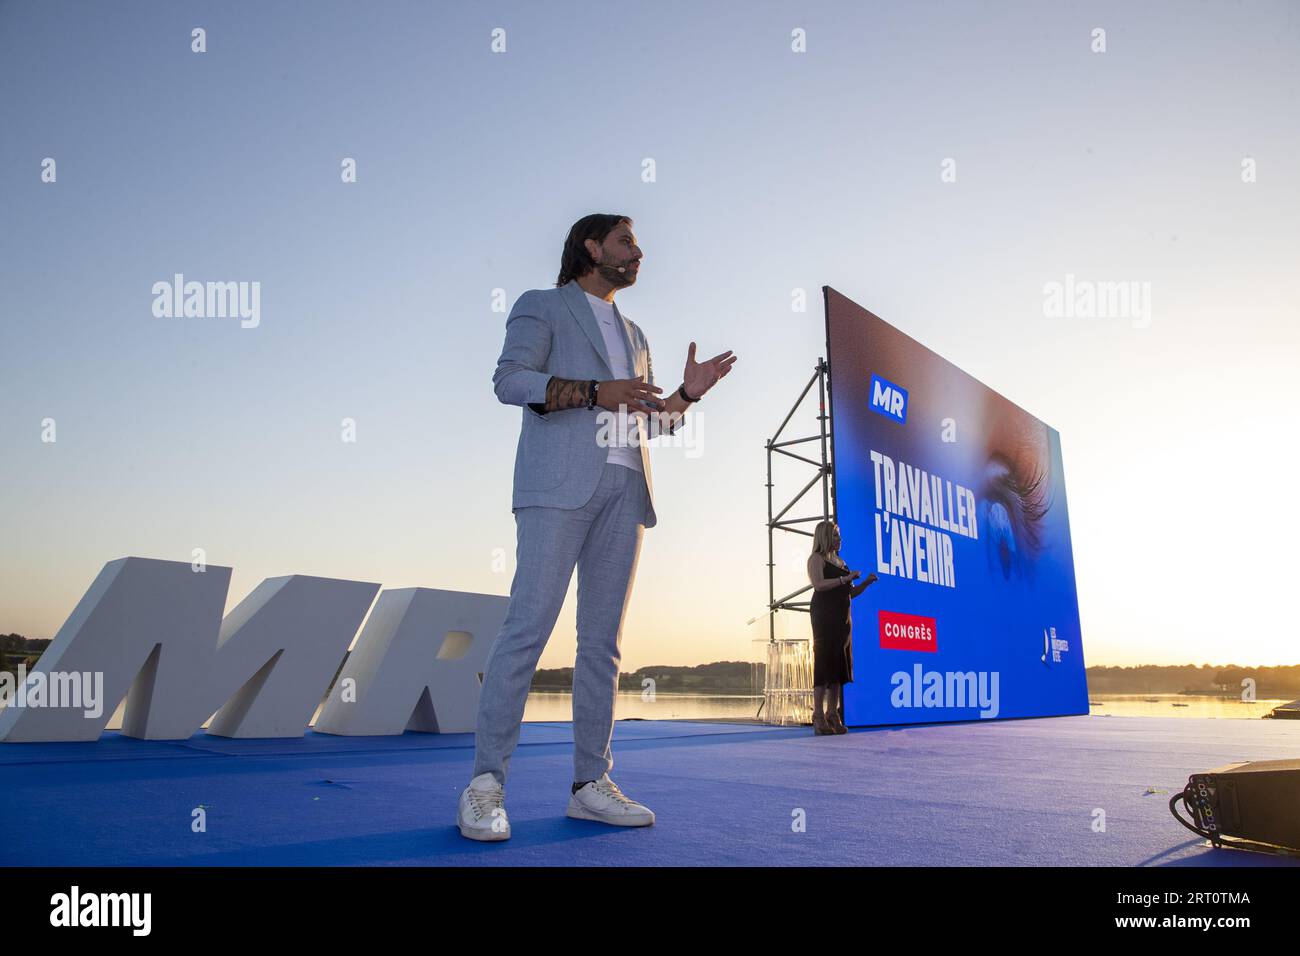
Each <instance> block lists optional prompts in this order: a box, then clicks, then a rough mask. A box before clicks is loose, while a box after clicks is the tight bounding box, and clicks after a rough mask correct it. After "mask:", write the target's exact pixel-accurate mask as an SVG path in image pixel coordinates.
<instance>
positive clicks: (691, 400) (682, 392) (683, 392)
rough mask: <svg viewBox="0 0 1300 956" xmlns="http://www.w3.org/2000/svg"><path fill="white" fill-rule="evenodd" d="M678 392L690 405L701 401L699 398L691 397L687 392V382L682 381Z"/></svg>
mask: <svg viewBox="0 0 1300 956" xmlns="http://www.w3.org/2000/svg"><path fill="white" fill-rule="evenodd" d="M677 394H678V395H680V396H681V397H682V401H684V402H686V403H687V404H688V405H690V404H693V403H695V402H698V401H699V399H698V398H691V396H689V395H687V394H686V383H685V382H682V384H681V385H679V386H678V387H677Z"/></svg>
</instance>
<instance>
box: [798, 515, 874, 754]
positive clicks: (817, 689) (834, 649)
mask: <svg viewBox="0 0 1300 956" xmlns="http://www.w3.org/2000/svg"><path fill="white" fill-rule="evenodd" d="M839 549H840V529H839V527H838V526H837V525H836V524H835V522H834V521H821V522H818V524H817V527H816V529H815V530H814V531H813V552H812V554H811V555H809V556H808V580H810V581H811V582H812V586H813V595H812V600H811V601H810V602H809V605H810V606H809V610H810V611H811V612H812V615H811V616H812V632H813V730H814V731H816V733H818V734H846V733H848V732H849V731H848V728H847V727H845V726H844V698H843V696H842V695H843V691H844V685H845V684H847V683H849V682H851V681H852V680H853V642H852V638H851V636H850V633H851V631H852V627H853V619H852V617H851V615H850V613H849V602H850V601H851V600H852V599H853V598H855V597H857V596H858V595H859V594H861V593H862V592H863V591H865V590H866V589H867V588H868V587H869V586H870V585H871V584H872V583H874V582H875V581H876V580H878V579H877V578H876V576H875V575H874V574H870V575H868V576H867V579H866V580H865V581H863V582H862V583H861V584H859V585H856V586H855V585H854V584H853V581H854V579H856V578H859V577H861V576H862V572H860V571H850V570H849V569H848V567H847V566H846V565H845V564H844V560H843V559H842V558H841V557H840V556H839Z"/></svg>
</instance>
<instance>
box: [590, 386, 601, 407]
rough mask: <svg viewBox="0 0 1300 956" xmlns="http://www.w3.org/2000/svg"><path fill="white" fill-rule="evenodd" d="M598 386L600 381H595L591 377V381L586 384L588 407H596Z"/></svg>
mask: <svg viewBox="0 0 1300 956" xmlns="http://www.w3.org/2000/svg"><path fill="white" fill-rule="evenodd" d="M599 387H600V382H597V381H596V380H595V379H592V380H591V383H590V384H589V385H588V386H587V407H588V408H595V407H596V389H598V388H599Z"/></svg>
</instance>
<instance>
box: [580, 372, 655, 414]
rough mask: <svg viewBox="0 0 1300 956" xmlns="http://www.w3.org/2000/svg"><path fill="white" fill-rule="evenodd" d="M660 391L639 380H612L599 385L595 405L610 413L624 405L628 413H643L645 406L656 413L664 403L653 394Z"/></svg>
mask: <svg viewBox="0 0 1300 956" xmlns="http://www.w3.org/2000/svg"><path fill="white" fill-rule="evenodd" d="M662 391H663V389H662V388H660V387H659V386H658V385H648V384H646V383H645V382H644V381H642V380H641V379H639V378H614V379H610V380H609V381H608V382H601V383H600V388H598V389H597V390H596V404H597V405H599V406H600V407H601V408H608V409H609V410H610V411H611V412H616V411H618V407H619V406H620V405H626V406H627V410H628V411H630V412H644V411H646V406H647V405H648V406H649V407H650V408H653V409H655V410H656V411H658V410H660V409H662V408H663V407H664V403H663V401H662V400H661V399H659V398H656V397H655V393H656V392H662ZM643 402H644V403H645V404H644V405H643V404H642V403H643Z"/></svg>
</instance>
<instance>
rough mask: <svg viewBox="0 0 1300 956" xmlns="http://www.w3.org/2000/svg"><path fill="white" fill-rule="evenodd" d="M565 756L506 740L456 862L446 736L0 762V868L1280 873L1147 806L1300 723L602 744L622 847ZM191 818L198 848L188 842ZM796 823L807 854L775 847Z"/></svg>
mask: <svg viewBox="0 0 1300 956" xmlns="http://www.w3.org/2000/svg"><path fill="white" fill-rule="evenodd" d="M571 754H572V749H571V744H570V728H569V725H568V724H567V723H549V724H535V723H530V724H525V725H524V729H523V734H522V737H521V743H520V747H519V749H518V750H517V751H516V753H515V756H514V759H513V762H512V766H511V777H510V780H509V782H508V784H507V787H506V808H507V810H508V811H509V813H510V820H511V825H512V828H513V830H514V836H513V838H512V839H511V840H509V841H507V842H505V843H500V844H478V843H473V842H471V841H468V840H465V839H463V838H462V837H461V836H460V835H459V833H458V832H457V830H456V828H455V823H454V817H455V809H456V800H457V796H458V794H459V793H460V790H461V788H462V787H464V785H465V783H466V782H467V778H468V775H469V771H470V768H471V763H472V758H473V737H472V735H468V734H461V735H448V736H436V735H427V734H415V733H407V734H405V735H403V736H401V737H369V738H355V737H353V738H345V737H331V736H329V735H324V734H320V735H318V734H314V733H309V734H307V736H305V737H304V738H302V739H294V740H229V739H225V738H220V737H210V736H208V735H206V734H199V735H196V736H195V737H193V738H191V739H190V740H189V741H184V742H163V741H146V740H134V739H131V738H125V737H122V736H121V735H119V734H116V733H108V734H105V736H104V738H103V739H102V740H101V741H100V742H98V743H63V744H8V743H0V863H3V864H5V865H21V866H54V865H59V866H103V865H107V866H125V865H130V866H155V865H197V866H230V865H277V866H302V865H347V866H354V865H367V866H393V865H430V864H435V865H453V866H467V865H481V864H510V865H543V864H560V865H581V866H603V865H641V866H659V865H683V864H684V865H732V864H738V865H747V866H769V865H777V866H781V865H791V864H800V865H824V864H834V865H855V866H856V865H905V864H920V865H939V866H968V865H1012V866H1045V865H1068V866H1098V865H1119V866H1139V865H1204V866H1214V865H1220V866H1233V865H1236V866H1252V865H1272V864H1277V865H1287V866H1290V865H1296V863H1297V861H1294V860H1287V859H1283V858H1273V857H1265V856H1261V855H1257V854H1253V853H1247V852H1243V851H1229V850H1218V851H1215V850H1212V849H1209V848H1207V847H1206V846H1205V844H1204V843H1203V841H1201V840H1199V839H1198V838H1197V837H1195V836H1194V835H1193V834H1192V833H1190V832H1188V831H1187V830H1185V829H1183V828H1182V827H1180V826H1179V825H1178V824H1177V823H1176V822H1175V821H1174V819H1173V818H1172V817H1171V816H1170V814H1169V810H1168V807H1167V804H1168V801H1169V798H1170V796H1171V795H1172V794H1173V792H1174V791H1176V790H1181V789H1182V787H1183V785H1184V784H1185V783H1186V782H1187V776H1188V774H1190V773H1192V772H1194V771H1199V770H1207V769H1210V768H1212V767H1215V766H1218V765H1220V764H1224V763H1228V762H1231V761H1236V760H1264V759H1279V758H1286V757H1296V756H1300V721H1278V720H1273V721H1269V720H1262V721H1261V720H1213V719H1195V718H1143V717H1062V718H1054V719H1045V720H1015V721H1000V722H988V723H983V722H976V723H966V724H946V725H932V726H923V727H890V728H873V729H862V730H855V731H852V732H851V733H849V734H848V735H846V736H840V737H814V736H813V735H812V731H811V729H806V728H773V727H764V726H759V725H747V724H726V723H709V722H690V721H620V722H619V723H618V725H617V729H616V731H615V738H614V757H615V767H614V771H613V773H612V776H613V777H614V779H615V780H616V781H617V782H618V783H619V785H620V786H621V787H622V788H623V790H624V791H626V792H627V793H628V794H630V795H631V796H633V797H634V798H636V799H639V800H641V801H643V802H645V803H646V804H647V805H648V806H650V807H651V808H652V809H653V810H654V811H655V813H656V814H657V815H658V821H657V823H656V824H655V825H654V826H653V827H649V828H644V829H619V828H613V827H606V826H603V825H602V824H599V823H592V822H587V821H579V820H570V819H568V818H567V817H565V816H564V808H565V805H566V802H567V800H568V785H569V781H570V779H571V772H572V761H571ZM199 806H202V807H205V808H206V810H207V832H206V833H193V832H191V814H192V811H193V810H194V808H196V807H199ZM1097 808H1100V809H1102V810H1104V811H1105V824H1106V828H1105V832H1103V833H1099V832H1094V831H1093V820H1094V810H1096V809H1097ZM797 810H802V811H803V812H804V815H805V818H806V822H807V829H806V832H803V833H798V832H792V829H791V823H792V820H793V819H794V814H795V813H796V811H797Z"/></svg>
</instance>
